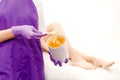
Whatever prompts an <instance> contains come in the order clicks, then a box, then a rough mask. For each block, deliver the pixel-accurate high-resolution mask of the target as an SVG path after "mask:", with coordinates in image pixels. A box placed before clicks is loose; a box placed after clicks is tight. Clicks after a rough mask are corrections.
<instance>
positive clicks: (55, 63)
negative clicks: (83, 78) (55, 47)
mask: <svg viewBox="0 0 120 80" xmlns="http://www.w3.org/2000/svg"><path fill="white" fill-rule="evenodd" d="M48 53H49V55H50V59H51V61H52V62H53V63H54V65H57V64H58V65H59V66H62V62H61V61H60V60H57V61H56V60H55V59H54V58H53V56H52V55H51V53H50V52H48ZM68 60H69V59H65V62H64V63H68Z"/></svg>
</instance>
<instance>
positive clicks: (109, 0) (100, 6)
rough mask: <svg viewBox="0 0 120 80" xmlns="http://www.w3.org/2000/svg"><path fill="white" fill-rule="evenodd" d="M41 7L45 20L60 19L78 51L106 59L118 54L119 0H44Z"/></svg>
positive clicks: (119, 49)
mask: <svg viewBox="0 0 120 80" xmlns="http://www.w3.org/2000/svg"><path fill="white" fill-rule="evenodd" d="M43 10H44V18H45V24H46V25H48V24H50V23H51V22H53V21H58V22H60V23H61V24H62V26H63V29H64V30H65V32H66V34H67V36H68V38H69V40H70V42H71V43H72V45H73V46H74V47H75V48H77V49H78V50H79V51H82V52H85V53H87V54H91V55H93V56H98V57H102V58H103V57H104V58H105V59H106V58H107V60H109V59H114V56H117V55H119V54H120V53H119V52H120V1H119V0H44V1H43ZM103 55H104V56H103ZM119 57H120V56H119Z"/></svg>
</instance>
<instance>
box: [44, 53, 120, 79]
mask: <svg viewBox="0 0 120 80" xmlns="http://www.w3.org/2000/svg"><path fill="white" fill-rule="evenodd" d="M44 60H45V75H46V80H98V79H99V80H120V76H119V74H120V65H119V64H116V65H114V66H112V67H111V68H110V70H104V69H96V70H85V69H82V68H80V67H75V66H71V65H70V64H63V66H62V67H59V66H54V64H53V63H52V62H51V61H50V59H49V55H48V54H44Z"/></svg>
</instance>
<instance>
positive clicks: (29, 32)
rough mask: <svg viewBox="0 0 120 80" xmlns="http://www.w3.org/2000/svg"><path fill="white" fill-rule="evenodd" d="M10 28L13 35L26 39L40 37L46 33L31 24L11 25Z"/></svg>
mask: <svg viewBox="0 0 120 80" xmlns="http://www.w3.org/2000/svg"><path fill="white" fill-rule="evenodd" d="M11 30H12V33H13V34H14V36H15V37H18V36H23V37H25V38H26V39H40V37H42V36H45V35H46V34H42V32H39V31H38V30H37V29H36V28H34V27H33V26H31V25H22V26H13V27H12V28H11Z"/></svg>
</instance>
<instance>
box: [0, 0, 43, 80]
mask: <svg viewBox="0 0 120 80" xmlns="http://www.w3.org/2000/svg"><path fill="white" fill-rule="evenodd" d="M19 25H32V26H34V27H35V28H37V29H38V15H37V11H36V7H35V5H34V3H33V1H32V0H2V1H1V2H0V30H5V29H9V28H11V26H19ZM3 36H4V35H3ZM0 80H44V63H43V55H42V49H41V44H40V41H39V40H34V39H31V40H28V39H25V38H24V37H22V36H20V37H17V38H15V39H12V40H7V41H5V42H2V43H0Z"/></svg>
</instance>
